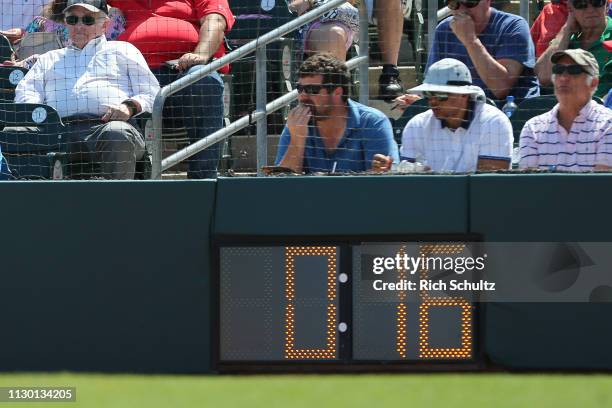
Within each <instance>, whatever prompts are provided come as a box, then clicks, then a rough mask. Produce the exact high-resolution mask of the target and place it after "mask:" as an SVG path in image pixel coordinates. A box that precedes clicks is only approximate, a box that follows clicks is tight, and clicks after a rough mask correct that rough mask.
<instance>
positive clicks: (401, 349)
mask: <svg viewBox="0 0 612 408" xmlns="http://www.w3.org/2000/svg"><path fill="white" fill-rule="evenodd" d="M397 254H398V256H399V257H400V258H402V257H403V256H404V255H405V254H406V247H403V246H402V247H401V248H400V250H399V251H398V253H397ZM397 273H398V275H399V276H398V279H399V282H402V281H403V280H404V279H406V278H407V275H406V269H405V268H404V267H403V266H400V268H398V269H397ZM397 296H398V297H399V300H400V303H399V304H398V305H397V343H396V344H397V348H396V350H397V353H398V354H399V356H400V357H402V358H406V356H407V355H406V303H404V301H405V300H406V291H405V290H400V291H398V293H397Z"/></svg>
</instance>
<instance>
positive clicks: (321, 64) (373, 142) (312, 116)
mask: <svg viewBox="0 0 612 408" xmlns="http://www.w3.org/2000/svg"><path fill="white" fill-rule="evenodd" d="M298 76H299V82H298V86H297V89H298V92H299V105H298V106H297V107H296V108H294V109H292V110H291V112H289V116H288V118H287V125H286V126H285V129H284V130H283V133H282V135H281V139H280V142H279V146H278V153H277V155H276V164H277V165H279V166H282V167H287V168H290V169H292V170H293V171H295V172H296V173H312V172H317V171H324V172H325V171H326V172H332V173H334V172H338V173H346V172H359V171H366V170H369V169H370V167H371V163H372V159H373V157H374V155H375V154H376V153H381V154H383V155H386V156H390V157H391V159H392V160H395V161H397V145H396V144H395V141H394V140H393V132H392V130H391V123H390V122H389V119H388V118H387V117H386V116H385V115H384V114H383V113H382V112H380V111H378V110H376V109H373V108H370V107H367V106H364V105H362V104H360V103H357V102H354V101H352V100H350V99H348V87H349V83H350V80H349V76H348V69H347V67H346V65H345V64H344V63H343V62H342V61H340V60H338V59H337V58H335V57H334V56H332V55H330V54H317V55H314V56H312V57H310V58H308V59H307V60H306V61H304V63H303V64H302V65H301V67H300V70H299V74H298Z"/></svg>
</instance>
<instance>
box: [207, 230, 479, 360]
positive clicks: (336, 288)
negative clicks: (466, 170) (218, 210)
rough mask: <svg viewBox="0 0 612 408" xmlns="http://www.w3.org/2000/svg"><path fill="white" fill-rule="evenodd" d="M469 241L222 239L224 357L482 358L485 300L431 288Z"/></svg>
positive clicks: (221, 357) (220, 357) (221, 342)
mask: <svg viewBox="0 0 612 408" xmlns="http://www.w3.org/2000/svg"><path fill="white" fill-rule="evenodd" d="M431 254H438V255H444V256H445V257H446V258H452V257H459V256H465V255H466V254H468V255H469V254H470V248H469V247H468V246H466V244H462V243H435V242H433V243H353V244H343V245H291V246H273V245H269V246H229V245H225V246H220V247H219V276H218V279H219V305H218V306H219V334H218V336H219V338H218V342H219V349H218V356H217V357H218V361H219V363H220V364H224V363H229V364H238V363H250V364H254V363H262V364H264V365H265V364H267V363H283V364H287V363H290V364H317V363H322V364H333V363H334V362H335V363H343V364H379V363H398V364H401V363H402V362H404V363H414V362H422V361H427V362H445V363H464V362H474V360H475V355H474V350H475V340H474V331H475V330H474V327H475V324H474V323H475V305H474V303H473V302H472V300H471V299H469V298H466V297H463V296H460V295H456V294H452V293H450V294H449V293H448V292H445V291H439V290H429V289H431V288H426V287H423V288H422V289H421V288H419V287H418V286H416V287H411V288H408V287H405V286H402V285H403V284H405V282H407V281H408V280H410V279H409V278H412V279H415V278H416V279H427V278H428V277H429V275H430V273H431V271H430V270H429V269H428V268H427V265H426V264H425V263H423V264H422V265H420V266H418V265H417V266H416V267H415V264H414V263H413V264H412V266H410V265H409V264H407V263H405V262H402V261H403V260H406V259H408V258H409V257H410V258H411V259H418V258H419V257H421V258H423V259H425V257H427V256H429V255H431Z"/></svg>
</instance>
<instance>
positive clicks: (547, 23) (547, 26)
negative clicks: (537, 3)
mask: <svg viewBox="0 0 612 408" xmlns="http://www.w3.org/2000/svg"><path fill="white" fill-rule="evenodd" d="M568 14H569V10H568V9H567V0H552V1H551V2H550V3H548V4H546V5H545V6H544V8H543V9H542V11H540V14H539V15H538V17H537V18H536V19H535V21H534V22H533V25H532V26H531V38H532V39H533V43H534V44H535V55H536V58H539V57H540V55H542V53H543V52H544V51H546V49H547V48H548V46H549V45H550V42H551V41H552V40H553V39H554V38H555V37H556V36H557V34H558V33H559V31H560V30H561V27H563V25H564V24H565V22H566V21H567V15H568Z"/></svg>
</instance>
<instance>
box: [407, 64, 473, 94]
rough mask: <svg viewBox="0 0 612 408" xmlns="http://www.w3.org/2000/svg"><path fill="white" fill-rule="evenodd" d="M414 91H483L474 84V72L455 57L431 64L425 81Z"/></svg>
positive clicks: (463, 92)
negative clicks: (471, 72)
mask: <svg viewBox="0 0 612 408" xmlns="http://www.w3.org/2000/svg"><path fill="white" fill-rule="evenodd" d="M409 92H412V93H417V94H419V93H423V92H447V93H454V94H462V95H473V94H479V93H481V92H482V91H481V89H480V88H479V87H477V86H474V85H472V74H470V70H469V69H468V67H467V66H466V65H465V64H464V63H463V62H461V61H459V60H456V59H454V58H444V59H441V60H440V61H438V62H436V63H434V64H431V66H430V67H429V69H428V70H427V72H426V73H425V80H424V81H423V83H422V84H421V85H419V86H417V87H415V88H412V89H410V90H409Z"/></svg>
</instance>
